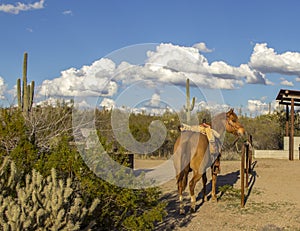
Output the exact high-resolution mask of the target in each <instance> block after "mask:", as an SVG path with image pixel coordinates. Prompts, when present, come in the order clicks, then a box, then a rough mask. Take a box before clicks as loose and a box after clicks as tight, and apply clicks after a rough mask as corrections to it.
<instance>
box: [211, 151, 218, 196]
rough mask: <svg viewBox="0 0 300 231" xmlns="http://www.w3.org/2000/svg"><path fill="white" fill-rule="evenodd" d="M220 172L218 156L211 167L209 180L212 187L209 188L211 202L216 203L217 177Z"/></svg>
mask: <svg viewBox="0 0 300 231" xmlns="http://www.w3.org/2000/svg"><path fill="white" fill-rule="evenodd" d="M219 172H220V156H218V158H217V159H216V161H215V163H214V164H213V165H212V166H211V178H212V180H211V181H212V186H211V197H212V200H213V201H217V193H216V188H217V176H218V173H219Z"/></svg>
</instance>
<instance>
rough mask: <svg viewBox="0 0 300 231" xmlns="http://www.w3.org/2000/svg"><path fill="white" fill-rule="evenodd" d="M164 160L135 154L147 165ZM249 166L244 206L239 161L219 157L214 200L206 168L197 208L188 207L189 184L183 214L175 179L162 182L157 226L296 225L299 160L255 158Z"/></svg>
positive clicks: (299, 195) (138, 162) (299, 217)
mask: <svg viewBox="0 0 300 231" xmlns="http://www.w3.org/2000/svg"><path fill="white" fill-rule="evenodd" d="M162 162H163V161H162V160H135V168H136V169H151V168H154V167H155V166H156V165H160V164H161V163H162ZM252 166H253V170H252V175H250V179H249V180H250V184H249V188H248V189H245V196H246V204H245V207H244V208H241V206H240V204H241V199H240V189H241V186H240V161H221V173H220V174H219V176H218V182H217V187H218V189H219V191H218V202H213V201H212V200H211V199H210V191H211V174H210V171H208V173H207V176H208V183H207V193H208V202H205V203H202V200H201V193H200V192H201V189H202V182H201V181H199V183H198V184H197V186H196V193H197V194H196V195H198V197H197V211H196V212H195V213H191V212H189V204H190V203H189V201H190V198H189V193H188V189H186V192H185V194H184V196H185V201H184V202H185V210H186V214H185V215H179V213H178V210H179V205H178V195H177V191H176V181H175V179H173V180H171V181H169V182H167V183H165V184H163V185H162V186H161V188H162V191H163V195H162V199H163V200H165V201H166V202H167V204H168V205H167V212H168V215H167V217H166V218H165V219H164V221H163V222H161V223H159V224H157V226H156V230H230V231H232V230H263V231H267V230H276V231H277V230H278V231H279V230H300V161H299V160H294V161H289V160H276V159H256V160H254V163H253V165H252ZM190 175H191V174H190Z"/></svg>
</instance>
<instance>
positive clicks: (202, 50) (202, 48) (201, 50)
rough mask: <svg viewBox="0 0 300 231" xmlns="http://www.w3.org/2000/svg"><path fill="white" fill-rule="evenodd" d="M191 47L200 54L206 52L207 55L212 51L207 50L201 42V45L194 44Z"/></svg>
mask: <svg viewBox="0 0 300 231" xmlns="http://www.w3.org/2000/svg"><path fill="white" fill-rule="evenodd" d="M193 47H194V48H196V49H198V50H199V51H200V52H207V53H209V52H212V51H213V50H212V49H208V48H207V47H206V44H205V43H203V42H201V43H196V44H194V45H193Z"/></svg>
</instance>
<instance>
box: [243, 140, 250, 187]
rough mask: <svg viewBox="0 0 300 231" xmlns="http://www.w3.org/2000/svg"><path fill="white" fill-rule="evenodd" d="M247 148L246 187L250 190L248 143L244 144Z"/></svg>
mask: <svg viewBox="0 0 300 231" xmlns="http://www.w3.org/2000/svg"><path fill="white" fill-rule="evenodd" d="M244 145H245V146H246V147H245V154H246V163H245V164H246V185H245V187H246V188H248V186H249V184H248V182H249V144H248V142H247V143H245V144H244Z"/></svg>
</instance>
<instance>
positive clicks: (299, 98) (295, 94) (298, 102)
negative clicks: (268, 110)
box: [276, 89, 300, 106]
mask: <svg viewBox="0 0 300 231" xmlns="http://www.w3.org/2000/svg"><path fill="white" fill-rule="evenodd" d="M292 99H293V101H294V106H300V91H296V90H287V89H280V91H279V93H278V95H277V97H276V100H277V101H279V104H283V105H291V104H292Z"/></svg>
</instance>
